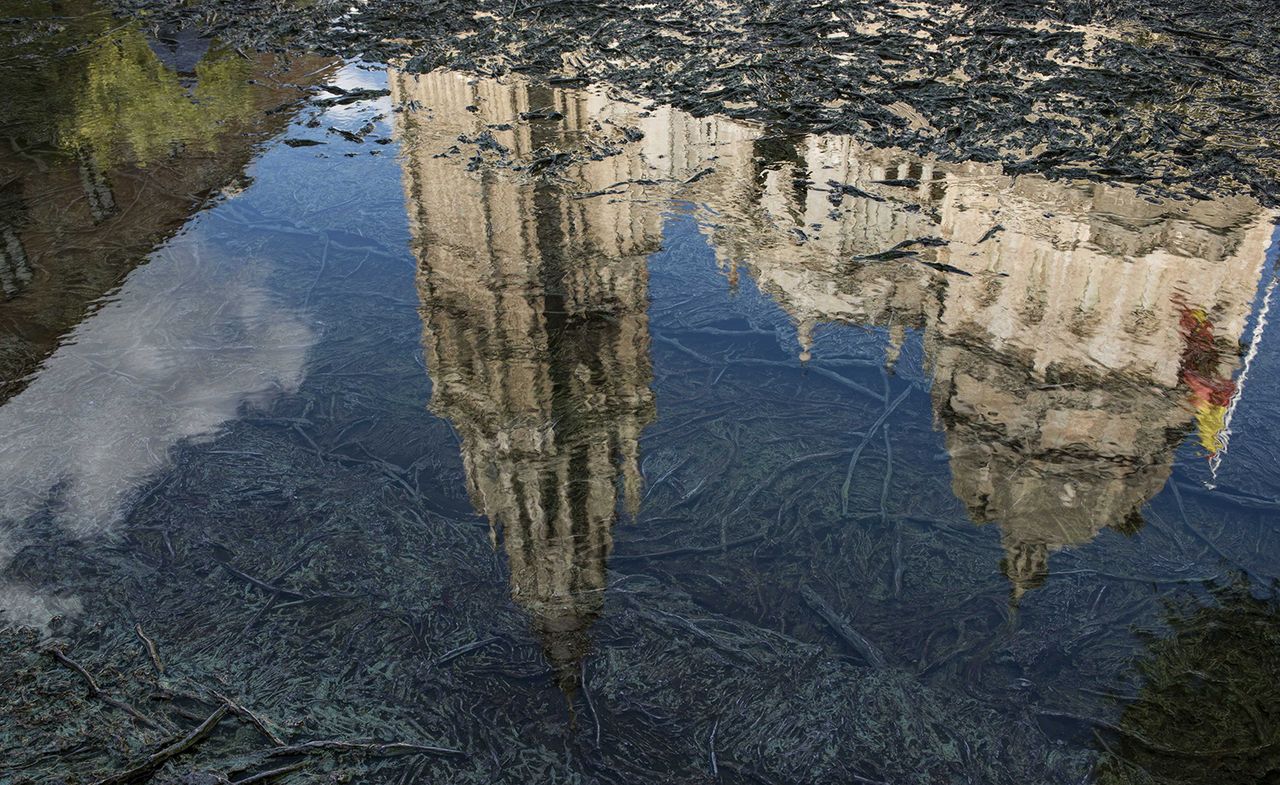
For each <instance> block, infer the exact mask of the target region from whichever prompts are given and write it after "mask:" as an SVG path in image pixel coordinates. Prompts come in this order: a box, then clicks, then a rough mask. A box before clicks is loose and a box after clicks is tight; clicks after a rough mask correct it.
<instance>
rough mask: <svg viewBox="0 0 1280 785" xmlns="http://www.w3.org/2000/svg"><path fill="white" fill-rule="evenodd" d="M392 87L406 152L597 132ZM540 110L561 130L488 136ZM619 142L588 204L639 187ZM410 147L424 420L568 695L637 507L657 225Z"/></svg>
mask: <svg viewBox="0 0 1280 785" xmlns="http://www.w3.org/2000/svg"><path fill="white" fill-rule="evenodd" d="M392 86H393V90H394V94H395V96H396V99H397V101H399V102H405V101H411V100H417V101H418V102H420V104H421V105H422V106H423V107H429V108H430V112H431V114H430V116H427V115H426V112H425V111H423V112H422V114H421V115H419V114H407V115H405V116H403V117H402V119H401V126H400V128H399V129H398V133H399V134H400V136H401V138H402V139H405V140H414V139H415V138H416V137H418V136H420V135H430V136H431V137H432V138H436V137H437V136H438V138H439V139H442V140H446V141H445V144H444V146H446V147H447V146H448V143H449V142H450V141H452V140H455V139H456V138H457V137H458V136H459V135H463V136H467V137H469V138H470V137H474V136H478V135H479V134H481V133H484V132H485V131H486V126H489V125H496V126H498V128H497V129H491V134H492V137H491V138H492V140H493V142H494V145H490V146H489V147H490V149H491V150H497V149H502V150H504V151H505V152H504V153H503V154H504V155H509V156H511V157H512V158H513V159H514V160H529V159H531V158H534V157H536V155H537V154H536V153H535V151H537V150H538V149H539V148H541V147H543V146H544V145H546V146H555V147H557V148H559V147H563V146H566V145H576V144H578V143H586V144H591V143H592V142H591V140H589V139H588V138H587V137H588V136H591V135H592V133H593V131H592V129H594V128H595V127H596V126H595V125H594V122H595V121H599V120H605V119H607V117H606V114H605V113H604V112H602V111H601V108H602V107H601V106H600V105H595V106H593V105H591V102H592V101H593V100H597V99H591V98H583V97H578V96H576V95H575V94H574V93H572V92H567V91H562V90H552V89H543V90H538V89H534V88H530V87H528V86H527V85H523V84H520V83H516V84H512V85H503V84H497V83H494V82H480V83H477V84H472V83H469V82H468V81H467V80H466V79H465V78H464V77H462V76H459V75H454V74H442V73H435V74H428V75H424V76H419V77H410V76H404V75H398V74H393V75H392ZM597 103H600V102H597ZM468 106H470V107H473V109H472V110H471V111H468V109H467V107H468ZM545 108H552V109H554V110H556V111H558V112H560V113H562V114H563V115H564V116H563V118H561V119H558V120H549V121H541V122H537V123H533V124H520V125H518V126H517V127H516V128H514V129H511V128H508V129H506V130H502V125H503V124H508V123H511V122H512V121H514V120H515V119H516V116H517V114H518V113H520V112H526V111H531V110H538V109H545ZM476 109H478V111H476ZM609 133H611V134H612V136H613V137H616V136H617V135H618V133H619V131H617V130H616V129H613V130H611V131H610V132H609ZM611 138H612V137H611ZM595 139H596V141H600V140H601V139H604V137H595ZM655 139H656V137H655ZM646 142H647V143H652V142H650V141H649V140H646ZM601 143H605V142H601ZM486 144H487V143H486ZM631 144H632V146H631V147H624V148H623V150H624V151H623V152H622V153H620V154H616V155H611V156H608V157H605V158H603V159H602V160H598V161H592V162H589V163H587V164H586V165H584V166H582V167H581V168H580V169H576V168H575V170H574V174H572V175H571V176H572V177H573V178H574V181H575V184H576V185H577V186H579V187H580V188H582V189H583V190H586V191H594V190H599V189H606V188H608V187H609V186H610V185H611V184H613V183H617V182H620V181H624V180H627V179H629V178H633V177H638V176H641V174H642V172H641V170H640V166H641V164H640V160H639V159H640V157H641V156H642V155H643V151H644V149H645V146H644V145H640V144H636V143H631ZM406 148H407V152H406V160H405V163H404V172H405V174H404V177H405V191H406V196H407V199H408V203H409V216H410V226H411V228H412V231H413V236H414V249H415V253H416V255H417V258H418V264H419V268H418V286H419V292H420V295H421V301H422V317H423V343H424V346H425V351H426V358H427V368H428V370H429V372H430V375H431V379H432V383H433V394H432V409H433V410H434V411H435V412H436V413H437V414H439V415H441V416H443V417H445V418H447V419H448V420H449V421H450V422H452V423H453V425H454V427H455V428H456V429H457V431H458V433H459V434H460V436H461V439H462V457H463V462H464V466H465V469H466V475H467V480H468V485H469V490H470V494H471V496H472V500H473V502H474V504H475V506H476V508H477V509H478V510H480V511H481V512H483V513H484V514H485V515H486V516H487V517H488V518H489V521H490V523H491V524H492V525H493V526H494V528H495V535H496V534H497V533H498V532H499V531H500V532H501V535H502V539H503V543H504V546H505V550H506V554H507V559H508V562H509V565H510V569H511V582H512V586H511V591H512V596H513V598H514V599H515V601H516V602H517V603H518V604H520V605H521V606H522V607H523V608H525V609H526V610H527V611H528V613H529V614H530V616H531V617H532V620H533V623H534V626H535V627H536V629H537V630H538V633H539V635H540V637H541V638H542V640H543V643H544V646H545V648H546V652H547V657H548V659H549V660H550V661H551V663H552V665H553V667H555V669H556V671H557V674H558V676H559V679H560V683H561V685H562V686H563V687H565V688H566V689H569V688H572V687H573V685H574V684H575V683H576V678H577V668H578V661H579V660H580V658H581V657H582V655H583V654H584V653H585V651H586V648H587V645H588V643H589V640H588V630H589V628H590V626H591V625H592V624H593V623H594V621H595V620H596V618H597V617H598V615H599V613H600V608H601V603H602V602H603V596H602V594H603V589H604V583H605V570H606V560H607V558H608V555H609V552H610V549H611V547H612V534H611V532H612V527H613V524H614V520H615V518H616V516H617V511H618V508H619V506H620V502H621V503H622V504H623V505H625V506H626V507H627V508H628V510H629V511H630V512H634V511H635V509H636V508H637V507H638V505H639V488H640V472H639V437H640V431H641V429H643V428H644V426H645V425H646V424H647V423H648V422H649V421H650V419H652V417H653V412H654V408H653V407H654V405H653V396H652V392H651V391H650V389H649V382H650V378H651V369H650V360H649V336H648V318H647V315H646V308H647V305H648V296H647V271H646V267H645V263H646V257H647V256H648V255H649V254H650V253H652V252H653V251H655V250H656V249H657V248H658V244H659V241H660V229H661V226H660V216H659V214H658V211H657V210H655V209H653V208H651V207H648V206H645V205H639V204H634V203H630V202H624V201H618V202H615V201H611V200H608V199H604V198H591V199H574V198H572V195H571V192H570V191H569V190H568V189H566V188H564V187H561V186H559V185H554V184H549V183H547V182H546V181H545V180H539V182H538V184H526V183H521V182H519V181H518V179H517V175H515V174H514V173H511V172H498V173H495V172H492V171H486V172H482V173H479V174H477V173H473V172H469V171H467V168H466V166H465V160H457V159H451V158H450V157H447V156H446V157H440V156H438V155H437V153H438V152H439V149H440V148H439V146H436V145H432V144H417V145H414V144H408V145H406ZM619 486H621V489H622V490H621V497H622V498H621V499H619V490H618V488H619Z"/></svg>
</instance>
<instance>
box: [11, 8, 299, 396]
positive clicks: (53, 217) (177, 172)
mask: <svg viewBox="0 0 1280 785" xmlns="http://www.w3.org/2000/svg"><path fill="white" fill-rule="evenodd" d="M80 5H82V4H79V3H73V4H72V7H73V8H76V7H78V6H80ZM64 10H67V9H64ZM81 10H83V11H84V15H83V17H81V16H80V15H78V14H70V13H68V16H67V17H66V18H71V19H76V20H78V21H76V22H74V23H72V24H71V25H70V27H69V29H68V31H67V32H66V38H65V39H61V38H60V39H57V40H54V41H40V42H39V44H38V45H40V46H42V47H47V49H44V50H42V51H39V52H33V53H32V57H31V58H30V60H27V59H24V58H14V59H15V61H21V63H22V64H21V65H19V66H15V67H12V68H6V69H3V78H2V79H0V81H2V82H3V85H2V86H3V88H4V90H3V92H4V94H5V96H6V97H7V98H10V99H11V102H10V103H8V104H6V106H8V107H10V108H12V109H13V111H11V112H10V113H9V114H8V115H7V116H5V117H4V118H2V119H0V124H2V125H5V126H6V129H8V130H7V133H8V134H9V135H10V136H12V139H11V143H6V144H4V145H0V402H2V401H4V400H7V399H8V398H10V397H11V396H13V395H15V394H16V393H18V392H19V391H20V390H21V389H22V388H23V386H24V385H25V384H26V383H27V380H28V375H29V374H30V373H31V372H32V371H34V370H35V369H36V368H37V366H38V365H39V364H40V362H41V361H43V360H44V359H45V358H46V357H47V356H48V355H49V354H50V352H52V351H53V350H54V348H55V347H56V345H57V343H58V341H59V340H60V338H61V337H62V336H63V335H65V334H66V333H67V332H68V331H69V330H70V329H71V328H72V327H73V326H74V325H75V324H76V323H77V322H79V321H80V320H81V319H83V318H84V316H85V315H86V313H87V312H88V311H89V309H90V307H91V303H93V302H94V301H95V300H96V299H98V298H99V297H101V296H102V295H104V294H106V293H107V292H108V291H110V290H111V289H112V288H113V287H115V286H116V285H118V284H119V283H120V282H121V281H122V280H123V278H124V276H125V274H126V273H128V272H129V271H130V270H131V269H133V267H134V266H136V265H137V264H138V263H139V262H141V261H142V259H144V258H145V256H146V255H147V253H149V252H150V251H151V250H152V249H153V248H154V247H155V246H156V245H157V244H158V243H160V242H161V241H162V240H163V239H165V238H166V237H167V236H168V235H170V234H171V233H172V232H174V231H175V230H176V229H177V228H178V227H180V226H181V225H182V224H183V222H185V221H186V220H187V218H188V217H189V216H190V215H191V214H192V213H193V212H194V211H196V210H197V209H199V208H200V207H201V206H202V204H203V203H204V201H205V200H206V199H207V198H208V196H209V195H210V194H211V193H213V192H215V191H216V190H217V189H219V188H221V187H223V186H225V185H227V184H228V183H230V182H231V181H233V180H234V179H235V178H236V177H237V176H239V175H240V173H241V171H242V170H243V168H244V166H245V165H246V164H247V163H248V162H249V160H250V158H251V156H252V154H253V145H254V143H255V142H256V141H258V140H260V139H262V138H263V137H264V136H265V135H266V134H269V133H271V132H274V131H276V130H278V129H279V128H281V127H283V125H284V124H285V123H286V122H287V120H288V118H289V113H287V112H278V111H277V112H268V111H267V110H269V109H273V108H277V107H281V106H282V104H285V103H286V102H287V101H289V100H291V99H292V100H299V99H301V98H302V97H303V95H304V93H303V92H302V90H301V89H300V88H299V87H298V85H301V84H306V83H308V82H314V81H316V80H319V79H322V78H323V77H324V73H323V71H321V70H320V66H321V65H322V64H323V61H321V60H318V59H316V58H311V57H303V58H294V59H293V60H292V61H291V62H290V64H289V65H288V67H287V68H284V67H278V62H277V59H276V58H274V57H273V56H271V55H254V56H252V57H251V58H249V59H245V58H243V57H241V56H240V55H238V54H236V53H235V52H230V51H221V52H218V51H215V50H211V49H209V42H208V40H207V39H201V38H199V37H196V36H183V37H181V38H180V40H172V41H168V42H166V43H164V44H161V43H158V42H156V41H154V40H152V41H149V40H148V39H147V38H146V37H145V36H144V35H143V33H142V32H141V31H139V30H138V29H135V28H133V27H125V28H119V29H115V30H111V31H108V30H106V29H105V28H106V25H107V24H108V21H109V20H106V19H104V18H103V17H102V16H101V15H100V14H97V13H90V12H89V11H90V10H92V8H91V7H90V8H86V9H81ZM93 25H98V27H93ZM86 26H89V27H86ZM85 40H90V41H92V42H93V43H92V44H91V45H89V46H87V47H85V48H84V51H82V52H79V53H77V54H76V55H75V56H66V57H60V56H55V54H54V52H55V51H56V50H57V48H59V47H60V46H64V45H68V44H73V43H74V44H77V45H83V43H84V41H85ZM36 45H37V44H32V46H36ZM152 47H155V48H156V49H161V50H162V51H163V53H164V54H165V55H166V58H167V59H169V60H173V62H174V63H175V64H178V65H179V66H180V67H182V68H183V69H186V70H187V72H186V73H182V74H180V73H175V72H174V71H172V70H170V69H169V68H168V67H167V66H166V64H165V63H164V62H162V61H161V60H160V59H158V58H157V56H156V53H155V51H154V50H153V48H152ZM37 55H38V56H37ZM31 62H35V63H47V65H45V66H41V67H40V68H35V67H29V66H28V63H31ZM193 63H194V65H193ZM250 83H252V84H250Z"/></svg>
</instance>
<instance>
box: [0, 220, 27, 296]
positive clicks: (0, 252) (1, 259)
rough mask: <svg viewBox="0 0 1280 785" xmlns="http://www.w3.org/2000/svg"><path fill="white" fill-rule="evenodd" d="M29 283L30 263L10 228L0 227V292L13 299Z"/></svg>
mask: <svg viewBox="0 0 1280 785" xmlns="http://www.w3.org/2000/svg"><path fill="white" fill-rule="evenodd" d="M30 282H31V261H30V260H29V259H28V258H27V249H26V248H24V247H22V239H21V238H19V237H18V233H17V232H16V231H14V229H13V227H12V226H3V225H0V290H2V291H3V292H4V296H5V298H6V299H7V298H9V297H13V296H14V295H16V294H17V293H18V292H20V291H22V290H23V289H24V288H25V287H26V285H27V284H28V283H30Z"/></svg>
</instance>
